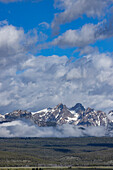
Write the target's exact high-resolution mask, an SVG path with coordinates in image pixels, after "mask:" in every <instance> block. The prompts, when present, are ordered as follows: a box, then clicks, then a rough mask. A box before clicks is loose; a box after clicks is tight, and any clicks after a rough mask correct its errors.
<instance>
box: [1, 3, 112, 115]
mask: <svg viewBox="0 0 113 170" xmlns="http://www.w3.org/2000/svg"><path fill="white" fill-rule="evenodd" d="M58 103H63V104H66V105H67V107H72V106H74V105H75V104H76V103H82V104H83V105H84V106H85V107H88V106H89V107H92V108H95V109H97V110H103V111H106V112H108V111H109V110H111V109H113V0H94V1H92V0H0V113H1V114H4V113H6V112H11V111H13V110H16V109H22V110H29V111H38V110H41V109H43V108H47V107H54V106H55V105H57V104H58Z"/></svg>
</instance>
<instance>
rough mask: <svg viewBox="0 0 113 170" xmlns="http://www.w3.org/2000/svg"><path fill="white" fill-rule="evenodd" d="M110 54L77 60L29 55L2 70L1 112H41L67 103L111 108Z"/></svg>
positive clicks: (0, 77) (69, 104) (112, 74)
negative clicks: (21, 110) (13, 65)
mask: <svg viewBox="0 0 113 170" xmlns="http://www.w3.org/2000/svg"><path fill="white" fill-rule="evenodd" d="M112 62H113V61H112V56H111V55H110V54H99V53H92V54H89V55H87V56H84V57H83V58H81V59H79V60H76V61H75V62H69V59H68V58H67V57H66V56H61V57H59V56H57V55H53V56H48V57H45V56H37V57H35V56H33V55H31V56H30V55H29V58H28V59H25V61H23V62H22V63H21V64H20V67H19V68H20V69H21V70H23V71H20V73H19V74H16V71H17V68H16V67H15V69H14V67H12V68H10V70H9V71H7V70H1V75H0V80H1V82H2V85H1V86H0V93H1V95H0V101H1V102H0V112H1V113H2V112H10V111H13V110H15V109H23V110H25V109H27V110H30V111H37V110H40V109H43V108H46V107H54V106H55V105H57V104H58V103H61V102H62V103H64V104H66V105H67V106H68V107H71V106H73V105H75V104H76V103H77V102H81V103H83V105H85V106H86V107H88V106H90V107H94V108H95V109H102V110H107V111H108V110H110V109H112V106H113V97H112V96H113V80H112V79H111V77H112V76H113V67H112Z"/></svg>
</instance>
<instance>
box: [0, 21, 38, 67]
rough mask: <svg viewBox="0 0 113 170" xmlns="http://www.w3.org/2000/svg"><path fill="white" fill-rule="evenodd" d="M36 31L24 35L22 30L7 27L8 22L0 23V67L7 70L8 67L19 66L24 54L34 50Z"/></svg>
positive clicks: (10, 26) (11, 26)
mask: <svg viewBox="0 0 113 170" xmlns="http://www.w3.org/2000/svg"><path fill="white" fill-rule="evenodd" d="M37 39H38V37H37V32H36V30H32V31H29V32H28V33H26V34H25V33H24V30H23V29H22V28H17V27H15V26H13V25H9V24H8V22H7V21H6V20H5V21H1V22H0V67H1V68H5V69H6V68H7V67H9V66H10V65H14V64H19V62H18V61H19V60H20V61H21V60H23V55H24V57H25V56H26V53H27V52H28V51H30V50H31V49H34V47H35V43H36V42H37Z"/></svg>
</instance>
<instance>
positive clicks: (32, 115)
mask: <svg viewBox="0 0 113 170" xmlns="http://www.w3.org/2000/svg"><path fill="white" fill-rule="evenodd" d="M112 112H113V111H110V112H109V114H108V115H109V116H108V115H106V113H104V112H102V111H96V110H94V109H92V108H90V107H88V108H87V109H85V107H84V106H83V105H82V104H81V103H77V104H76V105H75V106H74V107H72V108H70V109H69V108H67V106H66V105H64V104H62V103H59V104H58V105H57V106H55V107H54V108H46V109H43V110H40V111H37V112H28V111H26V110H25V111H22V110H15V111H13V112H10V113H7V114H5V116H0V123H2V122H9V121H14V120H18V119H23V118H24V119H29V120H31V121H32V122H34V123H35V124H37V125H38V126H56V125H63V124H66V123H68V124H73V125H77V126H106V127H107V125H108V124H109V122H113V115H112ZM109 117H110V118H109Z"/></svg>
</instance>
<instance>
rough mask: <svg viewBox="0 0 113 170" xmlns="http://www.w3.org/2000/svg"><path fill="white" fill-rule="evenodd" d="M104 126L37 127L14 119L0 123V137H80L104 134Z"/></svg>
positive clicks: (67, 125)
mask: <svg viewBox="0 0 113 170" xmlns="http://www.w3.org/2000/svg"><path fill="white" fill-rule="evenodd" d="M105 133H106V130H105V128H104V127H90V128H86V130H81V129H79V128H78V127H76V126H72V125H69V124H66V125H62V126H58V127H38V126H35V125H32V124H31V123H30V122H23V121H14V122H9V123H3V124H0V137H80V136H84V135H89V136H104V135H105Z"/></svg>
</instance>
